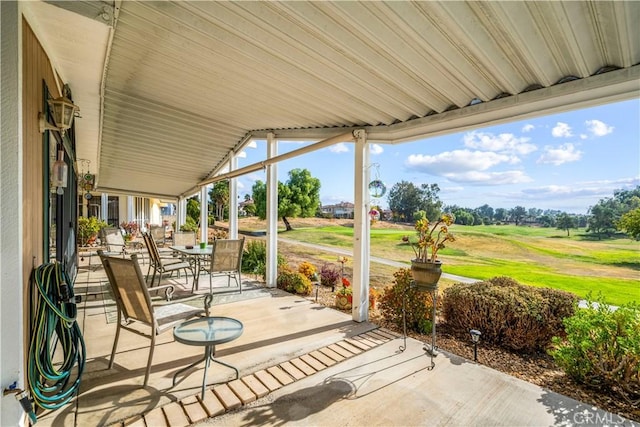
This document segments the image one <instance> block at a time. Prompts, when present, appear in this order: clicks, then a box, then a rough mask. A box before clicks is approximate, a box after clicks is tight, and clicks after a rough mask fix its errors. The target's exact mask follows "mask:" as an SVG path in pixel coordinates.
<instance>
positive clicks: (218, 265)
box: [192, 237, 244, 293]
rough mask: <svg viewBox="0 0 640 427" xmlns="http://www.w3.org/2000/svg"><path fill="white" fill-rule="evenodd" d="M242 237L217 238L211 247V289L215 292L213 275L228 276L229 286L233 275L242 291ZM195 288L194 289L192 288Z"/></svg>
mask: <svg viewBox="0 0 640 427" xmlns="http://www.w3.org/2000/svg"><path fill="white" fill-rule="evenodd" d="M243 250H244V237H243V238H242V239H216V240H214V241H213V248H212V249H211V260H210V263H209V289H210V292H212V293H213V276H220V275H225V276H227V286H231V276H233V278H234V279H235V281H236V283H237V284H238V288H239V289H240V293H242V273H241V269H242V253H243ZM192 290H193V289H192Z"/></svg>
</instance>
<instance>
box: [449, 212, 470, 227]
mask: <svg viewBox="0 0 640 427" xmlns="http://www.w3.org/2000/svg"><path fill="white" fill-rule="evenodd" d="M453 216H455V218H456V224H460V225H473V224H474V218H473V214H472V213H470V212H467V211H466V210H465V209H458V210H457V211H454V212H453Z"/></svg>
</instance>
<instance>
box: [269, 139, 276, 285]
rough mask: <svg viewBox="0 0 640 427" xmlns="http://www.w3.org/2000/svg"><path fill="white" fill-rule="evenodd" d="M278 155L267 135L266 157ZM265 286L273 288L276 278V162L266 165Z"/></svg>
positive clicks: (272, 141)
mask: <svg viewBox="0 0 640 427" xmlns="http://www.w3.org/2000/svg"><path fill="white" fill-rule="evenodd" d="M277 155H278V141H277V140H276V139H275V135H274V134H273V133H271V132H270V133H269V134H268V136H267V159H270V158H272V157H275V156H277ZM266 185H267V273H266V275H267V287H271V288H275V287H276V280H277V278H278V164H277V163H272V164H270V165H268V166H267V184H266Z"/></svg>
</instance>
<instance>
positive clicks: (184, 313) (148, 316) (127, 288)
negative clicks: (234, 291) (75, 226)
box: [98, 251, 211, 386]
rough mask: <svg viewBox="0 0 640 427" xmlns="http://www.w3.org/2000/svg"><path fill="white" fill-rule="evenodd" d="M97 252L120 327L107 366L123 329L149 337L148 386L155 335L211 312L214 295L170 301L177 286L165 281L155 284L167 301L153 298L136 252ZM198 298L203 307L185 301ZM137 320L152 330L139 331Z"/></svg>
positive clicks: (110, 366) (112, 359)
mask: <svg viewBox="0 0 640 427" xmlns="http://www.w3.org/2000/svg"><path fill="white" fill-rule="evenodd" d="M98 254H99V255H100V260H101V261H102V265H103V266H104V269H105V272H106V274H107V279H108V280H109V284H110V285H111V290H112V291H113V296H114V298H115V300H116V306H117V308H118V327H117V329H116V336H115V339H114V341H113V348H112V349H111V358H110V359H109V367H108V368H107V369H111V368H112V367H113V361H114V358H115V355H116V349H117V347H118V339H119V338H120V330H121V329H126V330H128V331H130V332H133V333H135V334H138V335H141V336H143V337H146V338H149V339H151V345H150V349H149V358H148V360H147V370H146V372H145V375H144V386H146V385H147V383H148V381H149V374H150V373H151V362H152V360H153V351H154V349H155V343H156V335H158V334H161V333H162V332H165V331H167V330H170V329H171V328H172V327H173V326H175V325H177V324H178V323H181V322H183V321H185V320H187V319H190V318H192V317H196V316H200V315H202V314H204V315H206V316H208V315H209V307H210V305H211V296H210V295H197V296H191V297H187V298H182V299H180V300H176V301H170V299H171V296H172V294H173V288H174V287H173V285H164V286H158V287H156V288H154V290H155V291H158V290H164V291H165V295H166V297H167V300H168V301H161V302H153V301H152V300H151V296H150V295H149V290H148V289H147V285H146V283H145V280H144V277H143V276H142V271H141V270H140V265H139V264H138V258H137V254H132V255H131V257H130V258H120V257H116V256H108V255H106V254H105V253H104V252H103V251H98ZM197 299H203V308H197V307H195V306H192V305H188V304H185V302H187V301H194V300H197ZM123 320H125V321H126V324H123V322H122V321H123ZM134 322H138V323H140V324H143V325H146V326H148V327H150V328H151V331H150V333H149V334H148V335H147V334H145V333H144V332H141V331H139V330H138V328H133V327H130V326H129V325H131V324H133V323H134Z"/></svg>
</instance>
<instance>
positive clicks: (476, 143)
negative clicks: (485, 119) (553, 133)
mask: <svg viewBox="0 0 640 427" xmlns="http://www.w3.org/2000/svg"><path fill="white" fill-rule="evenodd" d="M530 140H531V138H528V137H516V136H515V135H513V134H511V133H501V134H499V135H494V134H492V133H485V132H476V131H473V132H468V133H466V134H465V135H464V137H463V141H464V145H465V147H469V148H477V149H479V150H487V151H495V152H503V153H514V154H518V155H526V154H529V153H532V152H534V151H536V150H537V147H536V146H535V145H534V144H530V143H529V141H530Z"/></svg>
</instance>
